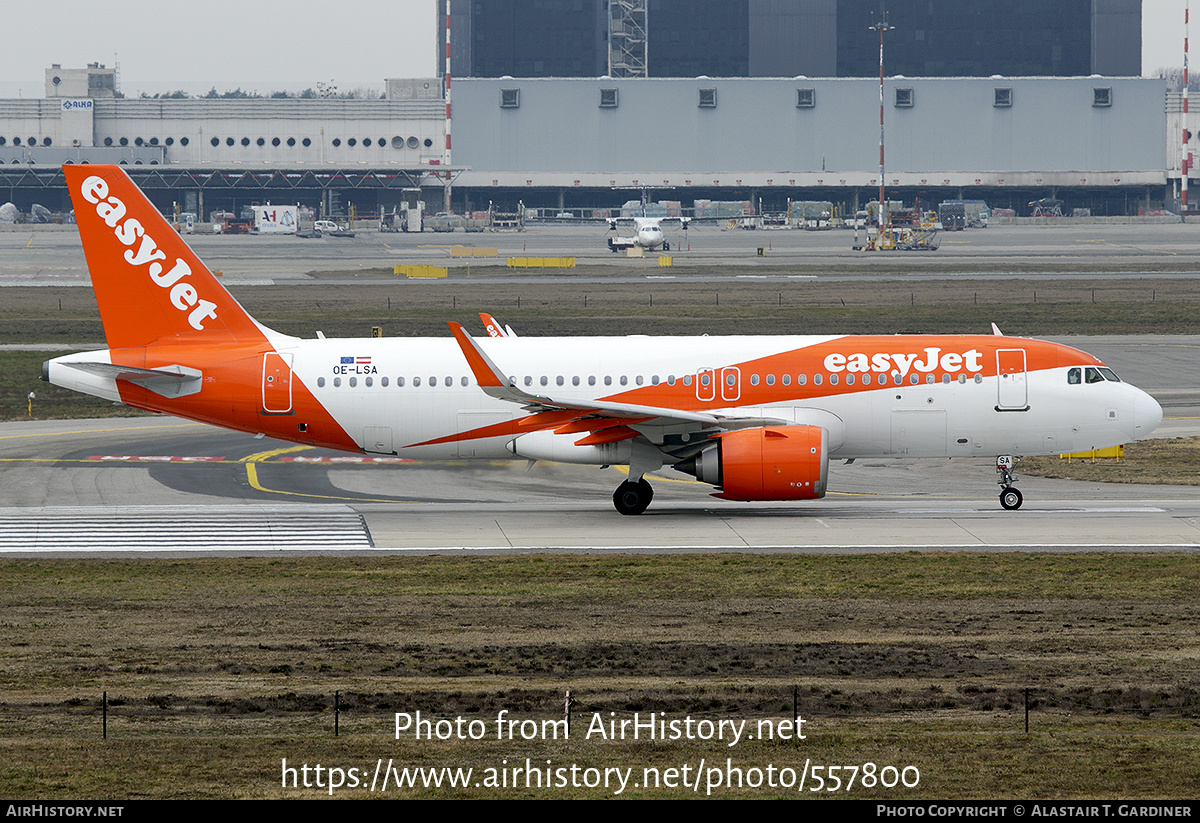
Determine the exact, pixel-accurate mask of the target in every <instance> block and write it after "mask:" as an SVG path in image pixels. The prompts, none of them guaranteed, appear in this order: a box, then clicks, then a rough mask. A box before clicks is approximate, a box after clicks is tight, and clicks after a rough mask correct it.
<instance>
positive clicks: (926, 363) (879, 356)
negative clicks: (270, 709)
mask: <svg viewBox="0 0 1200 823" xmlns="http://www.w3.org/2000/svg"><path fill="white" fill-rule="evenodd" d="M982 357H983V355H982V354H980V352H979V350H978V349H970V350H969V351H965V352H946V353H945V354H943V353H942V349H941V347H940V346H927V347H926V348H925V354H924V359H922V355H920V354H884V353H883V352H878V353H876V354H872V355H867V354H840V353H837V352H835V353H833V354H830V355H827V356H826V357H825V370H826V371H829V372H834V373H836V372H842V371H846V372H860V373H866V372H877V373H879V374H888V373H890V372H893V371H895V372H899V373H900V376H901V377H903V376H906V375H907V374H908V372H909V369H916V370H917V371H919V372H922V373H925V374H928V373H929V372H931V371H934V370H936V369H937V368H938V367H939V366H940V367H941V369H942V371H947V372H957V371H961V370H962V369H963V368H965V369H966V370H967V371H968V372H980V371H982V370H983V366H982V364H981V363H980V358H982Z"/></svg>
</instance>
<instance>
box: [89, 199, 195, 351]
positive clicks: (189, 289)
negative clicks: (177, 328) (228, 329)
mask: <svg viewBox="0 0 1200 823" xmlns="http://www.w3.org/2000/svg"><path fill="white" fill-rule="evenodd" d="M80 194H82V195H83V199H84V200H86V201H87V202H89V203H91V204H93V205H94V206H95V207H96V214H97V215H99V217H100V219H101V220H103V221H104V224H105V225H106V226H108V227H109V228H110V229H112V230H113V235H114V236H115V237H116V238H117V240H118V241H119V242H120V243H121V244H122V245H124V246H129V247H130V249H129V250H128V251H126V252H125V254H124V257H125V262H127V263H129V264H130V265H131V266H138V267H140V266H146V274H147V275H149V277H150V279H151V280H153V281H154V283H155V285H157V286H158V287H160V288H163V289H169V290H170V292H169V295H170V300H171V305H172V306H174V307H175V308H176V309H178V310H179V311H181V312H188V324H189V325H191V327H192V328H194V329H196V330H198V331H203V330H204V321H205V320H206V319H208V318H213V319H216V316H217V304H216V303H213V302H212V301H210V300H202V299H201V298H200V293H199V292H198V291H197V290H196V287H195V286H193V285H192V283H191V282H190V281H188V280H185V279H184V278H185V277H187V276H188V275H190V274H191V273H192V269H191V267H190V266H188V264H187V263H185V262H184V261H183V260H180V259H179V258H175V264H174V265H173V266H172V267H171V269H170V270H169V271H164V267H163V261H165V260H166V259H167V255H166V253H165V252H163V251H162V250H161V249H159V248H158V243H157V242H155V240H154V238H153V237H151V236H150V235H149V234H147V233H146V229H145V227H144V226H142V223H141V221H140V220H138V219H137V218H136V217H128V218H127V217H126V216H125V215H126V208H125V204H124V203H123V202H121V200H120V198H118V197H115V196H114V197H110V196H109V194H108V182H107V181H105V179H104V178H103V177H96V176H92V177H88V178H87V179H86V180H84V181H83V185H82V186H81V187H80Z"/></svg>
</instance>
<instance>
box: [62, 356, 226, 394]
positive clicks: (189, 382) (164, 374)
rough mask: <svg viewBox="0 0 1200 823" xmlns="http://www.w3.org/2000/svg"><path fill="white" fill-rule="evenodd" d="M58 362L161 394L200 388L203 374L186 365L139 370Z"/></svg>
mask: <svg viewBox="0 0 1200 823" xmlns="http://www.w3.org/2000/svg"><path fill="white" fill-rule="evenodd" d="M62 365H64V366H67V367H69V368H72V369H79V370H80V371H84V372H87V373H89V374H95V375H97V376H99V377H108V378H111V379H113V380H129V381H131V382H134V383H138V384H140V385H142V386H145V387H146V388H147V389H148V390H149V391H152V392H154V393H155V394H157V395H161V396H162V397H184V396H186V395H189V394H195V393H196V392H198V391H200V384H201V382H202V378H203V377H204V375H203V373H201V372H200V371H199V370H198V369H192V368H189V367H187V366H178V365H172V366H162V367H160V368H157V369H139V368H136V367H133V366H118V365H115V364H113V363H97V362H86V361H76V362H63V363H62Z"/></svg>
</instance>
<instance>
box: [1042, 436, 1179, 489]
mask: <svg viewBox="0 0 1200 823" xmlns="http://www.w3.org/2000/svg"><path fill="white" fill-rule="evenodd" d="M1018 471H1019V472H1021V473H1024V474H1032V475H1036V476H1037V477H1055V478H1062V479H1066V480H1093V481H1099V482H1102V483H1157V484H1170V485H1177V486H1200V437H1174V438H1171V439H1169V440H1142V441H1139V442H1137V443H1130V444H1128V445H1127V446H1126V447H1125V457H1124V458H1123V459H1121V460H1116V459H1100V460H1088V459H1082V460H1081V459H1071V460H1065V459H1062V458H1060V457H1026V458H1025V459H1024V460H1022V461H1021V465H1020V467H1019V469H1018Z"/></svg>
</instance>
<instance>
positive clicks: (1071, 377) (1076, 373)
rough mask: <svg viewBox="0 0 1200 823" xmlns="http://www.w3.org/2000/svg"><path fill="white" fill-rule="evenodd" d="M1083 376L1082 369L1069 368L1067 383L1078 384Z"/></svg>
mask: <svg viewBox="0 0 1200 823" xmlns="http://www.w3.org/2000/svg"><path fill="white" fill-rule="evenodd" d="M1082 376H1083V372H1082V370H1080V369H1078V368H1074V369H1068V370H1067V384H1068V385H1071V386H1076V385H1078V384H1079V380H1080V378H1081V377H1082Z"/></svg>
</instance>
